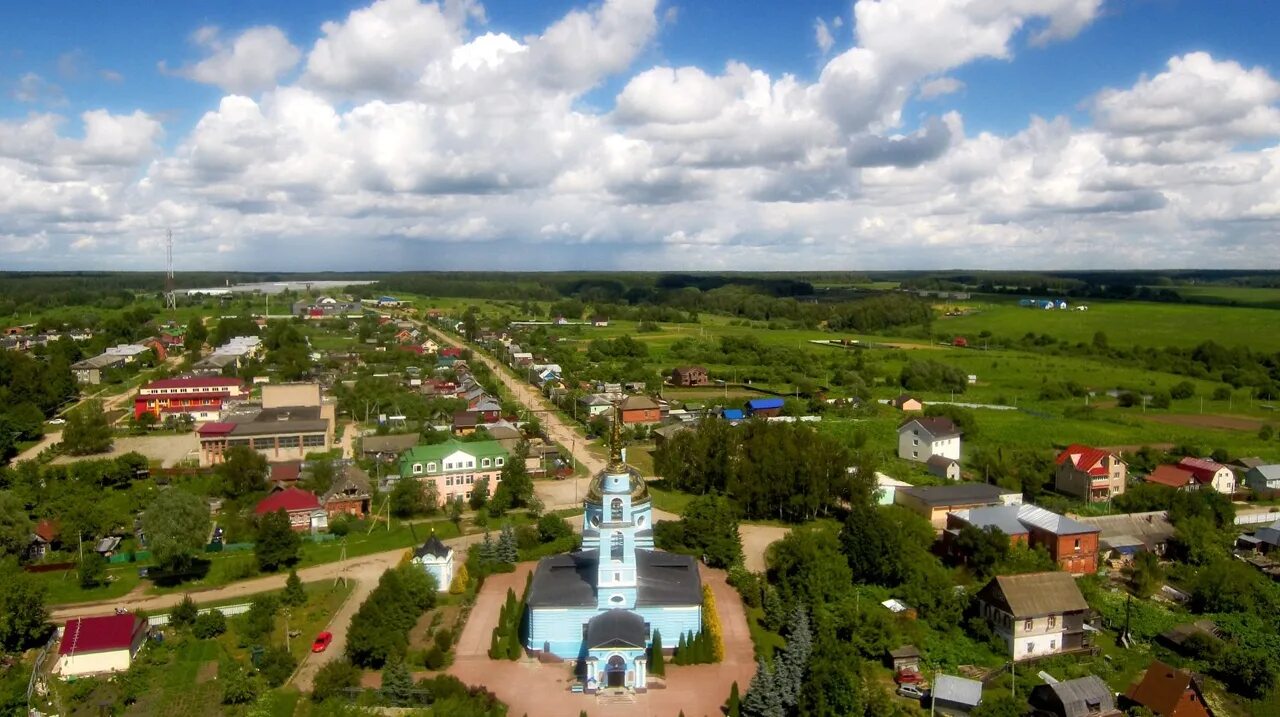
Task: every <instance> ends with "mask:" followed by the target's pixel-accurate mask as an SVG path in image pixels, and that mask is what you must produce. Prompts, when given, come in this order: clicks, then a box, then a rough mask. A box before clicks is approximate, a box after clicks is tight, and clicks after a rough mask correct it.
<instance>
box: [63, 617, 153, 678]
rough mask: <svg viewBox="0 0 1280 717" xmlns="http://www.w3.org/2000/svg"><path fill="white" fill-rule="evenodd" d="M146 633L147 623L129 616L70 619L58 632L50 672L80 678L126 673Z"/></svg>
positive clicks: (145, 620)
mask: <svg viewBox="0 0 1280 717" xmlns="http://www.w3.org/2000/svg"><path fill="white" fill-rule="evenodd" d="M147 630H148V623H147V619H146V618H145V617H139V616H138V615H134V614H133V613H125V614H117V615H94V616H92V617H79V618H72V619H70V620H68V621H67V625H66V627H65V628H64V629H63V631H62V639H61V641H59V643H58V661H57V663H56V664H55V665H54V668H53V671H54V673H55V674H58V675H62V676H63V677H81V676H85V675H100V674H105V673H111V672H123V671H125V670H128V669H129V666H130V665H131V664H133V658H134V657H135V656H136V655H137V654H138V651H139V650H141V649H142V645H143V644H144V643H145V642H146V638H147Z"/></svg>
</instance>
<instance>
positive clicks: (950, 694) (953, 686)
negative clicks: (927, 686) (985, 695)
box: [931, 675, 982, 717]
mask: <svg viewBox="0 0 1280 717" xmlns="http://www.w3.org/2000/svg"><path fill="white" fill-rule="evenodd" d="M931 699H932V701H933V711H934V714H939V715H947V716H948V717H964V716H965V715H968V714H969V713H970V712H972V711H973V710H974V708H976V707H977V706H978V705H980V704H982V683H981V682H979V681H978V680H969V679H965V678H963V677H956V676H955V675H938V676H937V678H936V679H934V681H933V690H932V692H931Z"/></svg>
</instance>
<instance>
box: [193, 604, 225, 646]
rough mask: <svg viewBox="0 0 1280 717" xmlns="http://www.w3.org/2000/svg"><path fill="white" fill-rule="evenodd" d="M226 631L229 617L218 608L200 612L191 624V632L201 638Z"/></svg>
mask: <svg viewBox="0 0 1280 717" xmlns="http://www.w3.org/2000/svg"><path fill="white" fill-rule="evenodd" d="M226 631H227V618H226V617H225V616H224V615H223V614H222V613H221V612H219V611H217V610H210V611H209V612H203V613H200V614H199V615H197V616H196V619H195V622H194V623H193V624H192V626H191V634H193V635H195V636H196V637H198V638H200V639H201V640H208V639H209V638H212V637H217V636H218V635H221V634H222V633H224V632H226Z"/></svg>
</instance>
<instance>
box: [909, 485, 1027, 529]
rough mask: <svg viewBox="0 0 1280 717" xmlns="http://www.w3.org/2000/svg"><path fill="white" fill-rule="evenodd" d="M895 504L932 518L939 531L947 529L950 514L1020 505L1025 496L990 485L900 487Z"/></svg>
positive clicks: (930, 519)
mask: <svg viewBox="0 0 1280 717" xmlns="http://www.w3.org/2000/svg"><path fill="white" fill-rule="evenodd" d="M893 502H894V503H895V504H897V505H900V506H902V507H904V508H906V509H907V510H910V511H912V512H914V513H917V514H919V515H921V516H923V517H925V518H928V519H929V522H930V523H931V524H932V525H933V527H934V528H935V529H937V530H942V529H944V528H946V526H947V513H950V512H952V511H956V510H964V509H967V508H981V507H983V506H988V505H1019V504H1021V503H1022V493H1021V492H1019V491H1012V490H1007V489H1005V488H1001V487H1000V486H995V485H989V484H987V483H953V484H951V485H922V486H910V487H906V488H897V489H896V490H895V491H894V495H893Z"/></svg>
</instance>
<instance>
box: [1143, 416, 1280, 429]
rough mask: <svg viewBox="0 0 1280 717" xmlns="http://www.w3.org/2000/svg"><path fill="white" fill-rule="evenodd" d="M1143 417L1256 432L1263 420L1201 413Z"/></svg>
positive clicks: (1203, 426) (1185, 424)
mask: <svg viewBox="0 0 1280 717" xmlns="http://www.w3.org/2000/svg"><path fill="white" fill-rule="evenodd" d="M1140 417H1141V418H1145V419H1146V420H1148V421H1155V422H1156V423H1168V424H1171V425H1174V426H1191V427H1192V428H1221V429H1225V430H1228V431H1251V432H1256V431H1257V430H1258V429H1259V428H1262V424H1263V422H1262V421H1261V420H1259V419H1257V418H1245V417H1244V416H1222V415H1209V414H1199V413H1147V414H1142V415H1141V416H1140Z"/></svg>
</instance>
